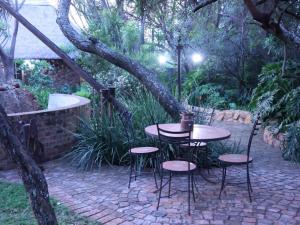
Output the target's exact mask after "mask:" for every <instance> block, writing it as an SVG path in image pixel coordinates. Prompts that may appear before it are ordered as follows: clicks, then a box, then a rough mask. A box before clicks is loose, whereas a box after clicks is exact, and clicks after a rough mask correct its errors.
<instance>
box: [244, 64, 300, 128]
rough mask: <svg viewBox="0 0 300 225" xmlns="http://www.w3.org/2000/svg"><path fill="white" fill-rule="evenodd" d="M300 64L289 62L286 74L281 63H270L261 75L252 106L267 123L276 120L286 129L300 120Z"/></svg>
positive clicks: (279, 125)
mask: <svg viewBox="0 0 300 225" xmlns="http://www.w3.org/2000/svg"><path fill="white" fill-rule="evenodd" d="M299 81H300V64H297V63H293V62H289V63H288V64H287V68H286V72H285V76H282V74H281V63H273V64H268V65H266V66H265V67H264V68H263V69H262V73H261V74H260V76H259V85H258V87H257V88H256V89H255V91H254V94H253V97H252V100H251V104H250V107H251V108H252V109H256V110H257V111H258V112H259V113H260V114H261V116H262V117H263V118H264V119H265V120H266V122H267V123H271V122H273V123H274V122H275V123H276V124H277V125H278V128H279V130H281V131H285V130H286V129H287V127H288V125H289V124H291V123H294V122H296V121H298V120H300V98H299V96H300V82H299Z"/></svg>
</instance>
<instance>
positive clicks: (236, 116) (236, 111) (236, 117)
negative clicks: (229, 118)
mask: <svg viewBox="0 0 300 225" xmlns="http://www.w3.org/2000/svg"><path fill="white" fill-rule="evenodd" d="M233 113H234V114H233V119H234V120H238V119H239V117H240V111H239V110H235V111H234V112H233Z"/></svg>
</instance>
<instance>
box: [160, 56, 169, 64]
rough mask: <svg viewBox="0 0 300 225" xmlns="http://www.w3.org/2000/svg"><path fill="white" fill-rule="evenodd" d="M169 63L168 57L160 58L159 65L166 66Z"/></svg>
mask: <svg viewBox="0 0 300 225" xmlns="http://www.w3.org/2000/svg"><path fill="white" fill-rule="evenodd" d="M167 61H168V57H167V56H166V55H159V56H158V62H159V64H161V65H163V64H166V62H167Z"/></svg>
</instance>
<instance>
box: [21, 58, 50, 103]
mask: <svg viewBox="0 0 300 225" xmlns="http://www.w3.org/2000/svg"><path fill="white" fill-rule="evenodd" d="M20 67H21V69H23V70H24V71H25V72H26V73H29V74H30V75H29V77H28V79H27V84H25V85H23V87H24V88H25V89H27V90H28V91H29V92H31V93H32V94H33V95H34V97H35V98H36V100H37V102H38V103H39V105H40V106H41V107H42V108H47V106H48V98H49V94H51V93H54V92H55V88H54V86H53V79H52V78H51V77H50V76H48V75H47V72H49V71H51V70H54V68H53V67H52V66H51V65H50V64H49V63H47V62H46V61H43V60H41V61H31V62H30V65H29V64H26V63H23V64H21V66H20Z"/></svg>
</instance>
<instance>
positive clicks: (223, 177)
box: [219, 167, 226, 199]
mask: <svg viewBox="0 0 300 225" xmlns="http://www.w3.org/2000/svg"><path fill="white" fill-rule="evenodd" d="M225 180H226V167H223V169H222V184H221V190H220V194H219V199H220V198H221V194H222V191H223V189H224V187H225Z"/></svg>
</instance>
